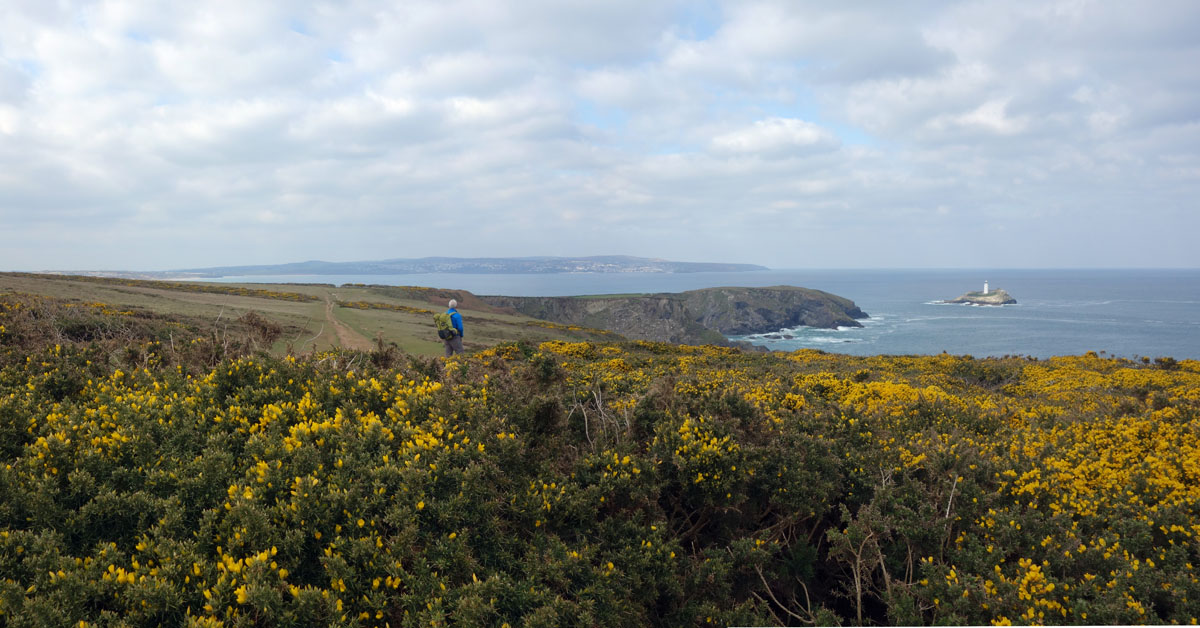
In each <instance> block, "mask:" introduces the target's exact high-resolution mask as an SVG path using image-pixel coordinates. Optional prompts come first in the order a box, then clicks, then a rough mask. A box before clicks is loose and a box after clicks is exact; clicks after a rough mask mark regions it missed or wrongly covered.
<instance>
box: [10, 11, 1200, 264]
mask: <svg viewBox="0 0 1200 628" xmlns="http://www.w3.org/2000/svg"><path fill="white" fill-rule="evenodd" d="M1198 20H1200V4H1197V3H1194V2H1190V1H1188V0H1180V1H1174V0H1163V1H1162V2H1160V3H1156V4H1155V8H1154V10H1146V9H1145V8H1144V7H1141V6H1140V5H1125V4H1113V3H1090V2H1074V1H1071V0H1052V1H1050V2H1045V1H1035V0H1019V1H1016V2H1012V1H1008V0H1004V1H1000V0H974V1H970V2H953V3H945V2H940V1H936V0H929V1H923V2H916V3H904V4H903V5H899V4H898V5H894V6H893V5H846V6H844V5H831V4H827V3H820V2H795V1H793V0H748V1H744V2H743V1H739V2H732V1H730V2H718V3H713V4H712V5H705V8H704V9H703V10H698V9H697V5H695V4H691V3H684V2H679V1H677V0H663V1H659V2H645V1H644V0H619V1H615V2H608V3H595V2H584V1H582V0H580V1H577V2H576V1H571V2H562V1H561V0H537V1H536V2H532V3H530V2H525V3H510V2H492V1H485V0H450V1H433V0H417V1H413V2H404V3H398V4H397V3H392V4H388V3H379V2H376V1H375V0H347V2H338V3H334V2H325V1H319V0H312V1H303V2H284V1H282V0H267V1H264V2H255V3H250V4H246V3H237V2H232V1H231V0H230V1H217V2H205V3H193V4H186V5H184V4H178V3H163V2H155V1H153V0H104V1H101V2H84V1H83V0H77V1H73V0H63V1H62V2H53V3H50V2H34V1H32V0H12V1H11V2H8V3H7V4H6V6H5V16H4V19H3V20H0V139H2V140H3V141H0V222H2V224H4V226H5V227H4V229H3V230H0V231H2V233H0V269H3V268H14V269H17V268H52V267H75V268H88V267H114V266H124V267H130V268H169V267H178V266H201V265H211V264H221V263H248V262H281V261H290V260H295V259H309V258H313V257H324V258H329V259H363V258H383V257H397V256H409V255H412V256H419V255H427V254H437V253H445V251H444V250H443V249H444V248H445V246H444V243H445V242H448V241H454V242H456V243H458V244H460V245H461V246H460V248H459V250H458V251H457V252H458V253H462V254H478V255H506V254H512V255H515V254H532V253H546V254H556V253H557V254H585V253H607V252H624V253H635V254H643V255H649V256H659V257H678V258H685V259H704V258H716V257H720V258H724V259H730V260H736V261H759V262H767V263H773V264H778V265H786V266H803V265H806V264H824V265H829V264H832V265H839V263H844V262H840V260H844V259H845V257H844V256H845V252H846V251H849V250H853V251H855V254H856V255H857V257H855V258H854V262H855V263H854V264H853V265H868V266H870V265H904V264H905V263H906V262H905V260H910V261H913V263H915V262H916V261H920V262H921V263H922V264H927V263H928V255H932V253H920V254H918V253H914V252H913V251H912V250H911V247H906V245H905V243H906V242H908V241H910V240H909V238H912V239H915V240H913V241H916V240H920V241H930V238H933V237H934V235H931V234H936V236H937V237H944V238H955V237H961V238H966V237H969V236H970V234H972V233H973V230H975V229H978V228H979V227H978V225H991V227H989V228H995V229H1005V230H1006V232H1007V233H1008V234H1010V236H1011V237H1020V236H1021V235H1022V234H1024V235H1029V234H1039V235H1038V236H1037V237H1039V238H1042V237H1044V238H1047V239H1053V236H1054V235H1055V234H1070V233H1073V229H1072V225H1073V224H1077V223H1078V222H1079V221H1080V220H1086V221H1087V222H1088V224H1089V225H1090V233H1093V234H1100V235H1107V237H1109V238H1111V239H1112V240H1113V241H1114V242H1116V241H1125V240H1129V239H1130V238H1135V239H1136V238H1140V239H1141V241H1146V242H1148V241H1155V242H1159V243H1161V244H1162V246H1161V247H1160V248H1161V250H1163V251H1165V252H1167V253H1166V254H1169V256H1170V257H1169V258H1167V259H1156V260H1154V263H1156V264H1165V265H1180V264H1182V265H1197V264H1200V258H1198V257H1197V254H1196V253H1195V247H1193V246H1191V245H1190V240H1189V242H1186V243H1185V242H1184V240H1185V239H1186V238H1187V235H1186V234H1190V233H1192V232H1195V231H1196V230H1200V217H1198V216H1197V215H1196V214H1195V212H1194V211H1192V209H1193V200H1192V199H1194V198H1195V197H1196V196H1197V194H1198V193H1200V181H1198V180H1197V175H1196V173H1197V172H1200V154H1198V151H1197V148H1196V147H1197V146H1200V128H1198V127H1200V125H1197V123H1196V112H1197V111H1198V110H1200V75H1197V74H1196V73H1195V72H1194V70H1192V66H1193V65H1194V63H1192V59H1194V58H1195V55H1196V52H1197V47H1198V45H1197V43H1196V41H1197V40H1196V38H1195V35H1194V33H1193V32H1192V31H1193V30H1194V29H1193V28H1192V27H1191V25H1194V24H1195V23H1197V21H1198ZM947 208H949V209H947ZM1135 208H1136V212H1135V211H1134V209H1135ZM1135 214H1136V215H1138V216H1141V218H1136V219H1135V218H1134V217H1133V216H1134V215H1135ZM764 220H770V221H772V222H773V223H774V225H773V228H771V229H767V230H764V229H762V228H761V227H762V222H763V221H764ZM101 225H104V227H103V229H104V231H103V237H104V238H108V239H111V240H112V244H111V245H109V244H105V245H104V246H100V245H94V246H89V245H87V243H88V242H90V241H93V240H95V238H90V237H89V236H87V235H86V234H83V232H82V230H84V229H87V230H93V231H94V230H96V229H100V228H101ZM51 227H54V228H51ZM77 230H80V231H77ZM267 232H269V233H271V234H272V235H273V236H274V237H272V238H268V239H264V238H263V235H264V234H265V233H267ZM418 233H419V234H421V235H420V237H415V236H414V234H418ZM1014 234H1015V235H1014ZM1060 239H1062V240H1063V241H1064V242H1068V244H1065V245H1063V246H1062V247H1047V249H1046V252H1043V253H1031V254H1029V255H1040V256H1041V257H1035V258H1025V257H1022V255H1025V254H1022V253H1012V254H1011V258H1009V262H1008V263H1010V264H1011V265H1039V264H1041V265H1061V264H1070V265H1077V264H1078V263H1079V262H1078V260H1080V259H1085V260H1100V259H1101V256H1098V255H1093V254H1092V253H1091V252H1090V251H1089V250H1086V249H1085V244H1083V243H1080V244H1078V245H1075V244H1070V242H1071V240H1070V238H1066V237H1065V236H1064V237H1063V238H1060ZM31 240H34V241H38V242H39V244H40V245H39V246H28V244H27V242H28V241H31ZM160 241H161V242H162V243H161V244H158V242H160ZM214 241H219V242H221V243H222V244H221V245H220V246H211V243H212V242H214ZM798 241H803V242H804V243H805V246H803V247H799V246H795V244H796V242H798ZM148 242H154V243H155V244H147V243H148ZM1093 245H1094V243H1089V244H1087V245H1086V246H1093ZM889 247H890V248H889ZM1138 248H1139V247H1138V246H1136V244H1135V245H1134V246H1129V247H1125V246H1122V247H1106V251H1108V253H1107V254H1108V255H1110V256H1111V257H1109V258H1104V263H1105V265H1109V266H1111V265H1121V264H1126V263H1128V264H1135V265H1136V264H1142V263H1146V261H1145V260H1144V258H1142V257H1140V256H1138V255H1137V254H1135V253H1134V252H1133V251H1137V250H1138ZM942 263H944V264H956V263H958V260H957V259H956V258H951V257H947V258H946V259H945V261H944V262H942Z"/></svg>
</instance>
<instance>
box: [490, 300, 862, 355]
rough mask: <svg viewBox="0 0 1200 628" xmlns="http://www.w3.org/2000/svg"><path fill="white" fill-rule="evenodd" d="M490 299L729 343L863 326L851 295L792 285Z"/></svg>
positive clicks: (633, 334) (606, 324)
mask: <svg viewBox="0 0 1200 628" xmlns="http://www.w3.org/2000/svg"><path fill="white" fill-rule="evenodd" d="M479 298H480V299H481V300H483V301H484V302H485V303H487V304H489V305H491V306H493V307H499V308H504V309H509V310H512V311H514V312H516V313H520V314H523V315H525V316H531V317H534V318H540V319H542V320H547V321H551V322H555V323H559V324H563V325H579V326H583V327H593V328H599V329H607V330H609V331H612V332H615V333H618V334H621V335H622V336H625V337H627V338H635V339H642V340H656V341H662V342H673V343H680V344H727V343H728V340H727V339H726V338H725V336H726V335H741V334H753V333H765V332H772V331H778V330H779V329H782V328H785V327H797V326H800V325H808V326H810V327H823V328H828V329H833V328H836V327H861V326H862V325H861V324H860V323H859V322H858V321H857V320H855V319H859V318H866V317H867V315H866V313H864V312H863V311H862V310H860V309H859V308H858V306H856V305H855V304H854V302H853V301H851V300H849V299H846V298H843V297H839V296H837V295H833V294H829V293H827V292H822V291H820V290H809V289H807V288H797V287H793V286H773V287H769V288H706V289H703V290H691V291H688V292H679V293H663V294H646V295H599V296H583V297H506V296H481V297H479Z"/></svg>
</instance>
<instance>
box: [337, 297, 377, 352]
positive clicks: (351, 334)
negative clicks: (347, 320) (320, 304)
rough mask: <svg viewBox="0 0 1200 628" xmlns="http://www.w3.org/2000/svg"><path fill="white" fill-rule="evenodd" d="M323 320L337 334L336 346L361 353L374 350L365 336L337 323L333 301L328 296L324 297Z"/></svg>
mask: <svg viewBox="0 0 1200 628" xmlns="http://www.w3.org/2000/svg"><path fill="white" fill-rule="evenodd" d="M325 320H327V321H329V324H330V325H332V326H333V330H334V331H335V332H337V339H338V345H339V346H341V347H342V348H344V349H359V350H361V351H370V350H371V349H374V348H375V344H374V343H372V342H371V341H370V340H369V339H368V338H367V337H366V336H364V335H362V334H360V333H358V332H356V331H354V330H353V329H350V328H349V327H347V326H346V325H345V324H344V323H342V321H339V320H338V318H337V316H334V314H333V299H331V298H329V295H325Z"/></svg>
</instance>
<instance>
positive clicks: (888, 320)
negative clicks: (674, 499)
mask: <svg viewBox="0 0 1200 628" xmlns="http://www.w3.org/2000/svg"><path fill="white" fill-rule="evenodd" d="M985 279H986V280H988V281H989V282H990V284H991V287H992V288H993V289H997V288H1003V289H1005V290H1007V291H1008V292H1009V294H1011V295H1012V296H1013V297H1014V298H1015V299H1017V301H1018V302H1019V303H1018V304H1016V305H1007V306H1003V307H976V306H968V305H940V304H936V303H934V302H935V301H937V300H940V299H949V298H953V297H956V296H958V295H960V294H962V293H964V292H967V291H969V290H980V289H982V287H983V282H984V280H985ZM220 281H233V282H260V283H294V282H311V283H333V284H342V283H374V284H386V285H410V286H431V287H439V288H458V289H463V290H469V291H471V292H474V293H475V294H506V295H512V296H568V295H579V294H614V293H617V294H619V293H631V292H678V291H682V290H693V289H696V288H709V287H715V286H772V285H781V284H783V285H794V286H803V287H806V288H815V289H818V290H825V291H827V292H832V293H834V294H837V295H841V296H844V297H846V298H849V299H852V300H853V301H854V302H855V303H856V304H858V306H859V307H860V308H862V309H863V311H865V312H866V313H868V314H870V315H871V318H869V319H867V320H864V321H862V323H863V325H864V327H863V328H861V329H840V330H836V331H832V330H823V329H808V328H799V329H794V330H781V331H782V332H783V333H785V334H788V335H791V336H793V337H792V338H791V339H785V340H772V339H767V338H763V337H761V336H749V337H745V338H744V339H745V340H749V341H751V342H753V343H755V344H761V345H764V346H767V347H769V348H771V349H775V350H785V351H787V350H793V349H798V348H802V347H811V348H818V349H823V350H825V351H831V352H838V353H849V354H855V355H874V354H880V353H886V354H914V353H915V354H931V353H940V352H942V351H946V352H949V353H953V354H972V355H976V356H985V355H1032V356H1038V357H1048V356H1051V355H1068V354H1080V353H1084V352H1086V351H1096V352H1101V351H1103V352H1106V353H1107V354H1109V355H1116V356H1123V357H1131V358H1136V357H1140V356H1150V357H1158V356H1172V357H1175V358H1178V359H1184V358H1187V359H1200V270H986V271H981V270H970V271H957V270H953V271H952V270H894V271H893V270H815V271H805V270H770V271H761V272H748V273H687V274H659V273H620V274H591V273H584V274H557V275H457V274H425V275H355V276H343V275H305V276H297V275H292V276H254V277H225V278H223V279H221V280H220Z"/></svg>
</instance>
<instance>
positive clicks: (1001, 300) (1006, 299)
mask: <svg viewBox="0 0 1200 628" xmlns="http://www.w3.org/2000/svg"><path fill="white" fill-rule="evenodd" d="M1016 302H1017V300H1016V299H1014V298H1012V295H1010V294H1008V293H1007V292H1005V291H1004V290H1000V289H996V290H992V289H990V288H989V287H988V282H986V281H985V282H983V291H982V292H981V291H974V292H968V293H966V294H964V295H962V296H959V297H956V298H953V299H949V300H947V301H941V303H958V304H963V305H1012V304H1014V303H1016Z"/></svg>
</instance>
